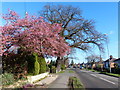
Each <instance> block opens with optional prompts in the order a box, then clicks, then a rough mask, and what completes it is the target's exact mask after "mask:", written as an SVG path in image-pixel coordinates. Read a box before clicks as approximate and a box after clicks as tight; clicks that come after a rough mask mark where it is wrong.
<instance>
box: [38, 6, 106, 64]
mask: <svg viewBox="0 0 120 90" xmlns="http://www.w3.org/2000/svg"><path fill="white" fill-rule="evenodd" d="M39 14H40V16H43V17H44V19H45V20H46V21H47V22H49V23H51V24H53V23H60V24H62V28H63V29H62V31H61V33H60V35H61V36H63V37H64V39H65V40H66V42H67V43H68V44H69V46H70V47H71V48H78V49H80V50H83V51H89V50H91V47H92V45H97V46H98V48H99V50H100V51H101V52H103V51H104V47H103V44H104V41H105V40H106V36H105V35H104V34H102V33H100V32H98V31H97V30H95V25H94V21H93V20H87V19H84V18H83V17H82V15H81V10H80V9H79V8H76V7H73V6H63V5H51V4H47V5H45V6H44V7H43V9H42V11H40V12H39ZM57 59H60V57H58V58H57ZM59 66H60V65H59Z"/></svg>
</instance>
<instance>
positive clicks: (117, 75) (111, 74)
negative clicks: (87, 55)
mask: <svg viewBox="0 0 120 90" xmlns="http://www.w3.org/2000/svg"><path fill="white" fill-rule="evenodd" d="M86 70H89V71H92V72H100V71H97V70H93V69H86ZM100 73H102V74H105V75H110V76H115V77H120V74H114V73H108V72H100Z"/></svg>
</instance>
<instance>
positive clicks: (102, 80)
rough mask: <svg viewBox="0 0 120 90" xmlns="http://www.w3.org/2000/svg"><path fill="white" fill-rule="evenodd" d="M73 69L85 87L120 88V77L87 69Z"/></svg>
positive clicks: (101, 89)
mask: <svg viewBox="0 0 120 90" xmlns="http://www.w3.org/2000/svg"><path fill="white" fill-rule="evenodd" d="M73 70H74V71H76V73H77V74H78V77H79V78H80V80H81V82H82V83H83V84H84V87H85V88H99V89H100V90H103V89H104V88H109V89H108V90H111V89H113V90H114V89H115V88H117V89H115V90H120V88H119V89H118V85H119V84H120V83H119V84H118V80H120V78H117V77H112V76H108V75H104V74H99V73H98V72H92V71H87V70H80V69H73Z"/></svg>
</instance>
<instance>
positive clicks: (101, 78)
mask: <svg viewBox="0 0 120 90" xmlns="http://www.w3.org/2000/svg"><path fill="white" fill-rule="evenodd" d="M100 79H102V80H104V81H107V82H109V83H112V84H115V83H114V82H111V81H109V80H107V79H104V78H101V77H100Z"/></svg>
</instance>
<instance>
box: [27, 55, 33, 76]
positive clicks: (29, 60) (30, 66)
mask: <svg viewBox="0 0 120 90" xmlns="http://www.w3.org/2000/svg"><path fill="white" fill-rule="evenodd" d="M27 61H28V73H29V74H33V73H34V71H35V67H34V63H35V56H33V55H31V56H28V58H27Z"/></svg>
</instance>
